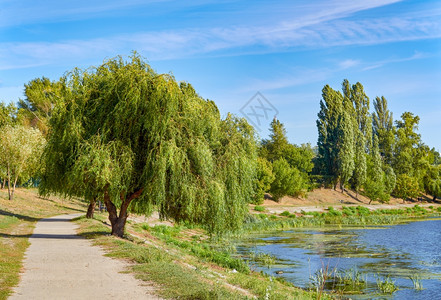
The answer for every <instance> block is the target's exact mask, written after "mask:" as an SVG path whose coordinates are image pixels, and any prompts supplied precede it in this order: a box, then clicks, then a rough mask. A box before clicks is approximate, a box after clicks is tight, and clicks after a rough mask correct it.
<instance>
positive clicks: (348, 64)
mask: <svg viewBox="0 0 441 300" xmlns="http://www.w3.org/2000/svg"><path fill="white" fill-rule="evenodd" d="M359 64H360V61H359V60H355V59H346V60H344V61H341V62H340V63H339V64H338V65H339V67H340V69H349V68H352V67H355V66H358V65H359Z"/></svg>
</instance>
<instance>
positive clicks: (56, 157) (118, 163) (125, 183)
mask: <svg viewBox="0 0 441 300" xmlns="http://www.w3.org/2000/svg"><path fill="white" fill-rule="evenodd" d="M65 82H66V84H67V85H68V88H67V89H66V92H65V94H64V95H63V97H64V101H63V102H62V104H60V105H58V106H57V107H56V108H55V109H54V112H53V115H52V118H51V119H50V130H49V135H48V143H47V146H46V149H45V152H44V161H45V164H44V172H43V177H42V183H41V186H40V189H41V193H43V194H50V193H63V194H66V195H76V196H78V195H84V196H85V197H86V198H88V199H90V198H92V197H96V196H103V197H104V201H105V202H106V205H107V207H108V210H109V213H110V215H109V219H110V220H111V223H112V233H113V234H115V235H122V233H123V229H124V224H125V219H126V218H127V214H126V212H125V210H126V209H127V208H128V209H129V210H131V211H134V212H137V213H149V212H150V211H151V209H152V207H153V206H157V207H158V208H159V212H160V216H161V217H162V218H171V219H174V220H175V221H177V222H184V221H188V222H193V223H198V224H202V225H204V226H205V227H206V228H207V229H208V230H209V231H210V232H213V233H219V232H222V231H229V230H234V229H236V228H238V227H239V226H240V224H241V223H242V221H243V218H244V216H245V214H246V203H248V202H250V201H251V197H252V195H253V179H254V178H255V163H256V143H255V139H254V132H253V129H252V127H251V126H250V125H248V123H247V122H246V121H245V120H244V119H238V118H235V117H233V116H231V115H228V116H227V118H226V119H224V120H222V119H221V117H220V113H219V110H218V108H217V107H216V105H215V104H214V103H213V102H212V101H209V100H204V99H202V98H201V97H199V96H198V95H197V93H196V92H195V90H194V89H193V87H192V86H191V85H190V84H187V83H181V84H178V83H177V82H176V80H175V79H174V78H173V77H172V76H171V75H167V74H157V73H155V72H154V71H153V70H152V69H151V68H150V66H148V65H147V64H146V63H145V62H144V61H143V60H142V59H141V58H140V57H139V56H138V55H137V54H134V55H133V56H131V57H130V61H128V62H126V61H124V59H123V58H122V57H117V58H115V59H111V60H109V61H107V62H105V63H104V64H103V65H101V66H99V67H97V68H95V69H89V70H87V71H80V70H74V71H72V72H71V73H70V74H69V75H67V77H66V79H65ZM115 206H116V207H118V208H120V214H119V216H117V215H116V210H114V207H115ZM121 223H123V224H122V231H121V230H120V229H121ZM118 224H119V225H118ZM118 226H119V229H118V228H117V227H118Z"/></svg>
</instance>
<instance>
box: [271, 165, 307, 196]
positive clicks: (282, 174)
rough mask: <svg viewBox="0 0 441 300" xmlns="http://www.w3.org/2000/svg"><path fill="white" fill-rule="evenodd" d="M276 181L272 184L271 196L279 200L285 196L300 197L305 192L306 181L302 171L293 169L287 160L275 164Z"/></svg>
mask: <svg viewBox="0 0 441 300" xmlns="http://www.w3.org/2000/svg"><path fill="white" fill-rule="evenodd" d="M273 174H274V176H275V179H274V181H273V182H272V184H271V189H270V192H271V196H273V198H274V199H276V200H278V199H280V198H282V197H283V196H285V195H290V196H298V195H301V194H302V193H303V192H304V186H305V183H304V179H303V177H302V175H301V174H300V171H299V170H298V169H297V168H295V167H291V166H290V165H289V163H288V162H287V161H286V160H285V159H283V158H282V159H278V160H276V161H275V162H274V163H273Z"/></svg>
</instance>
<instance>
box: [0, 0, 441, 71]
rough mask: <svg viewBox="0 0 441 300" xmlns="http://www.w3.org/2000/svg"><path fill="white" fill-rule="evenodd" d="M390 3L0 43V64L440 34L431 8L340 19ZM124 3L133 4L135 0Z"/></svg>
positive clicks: (275, 48) (325, 5) (217, 52)
mask: <svg viewBox="0 0 441 300" xmlns="http://www.w3.org/2000/svg"><path fill="white" fill-rule="evenodd" d="M394 2H396V1H395V0H384V1H380V0H377V1H352V0H351V1H349V0H341V1H337V2H336V1H332V2H328V1H323V2H322V3H320V4H319V5H317V4H315V5H310V4H307V5H303V6H299V7H298V11H296V13H295V16H296V17H294V18H289V20H288V19H285V20H280V21H279V23H275V24H272V25H271V26H270V25H266V26H246V25H243V26H230V27H220V26H219V27H212V28H184V29H172V30H167V31H151V32H139V33H130V34H121V35H116V36H111V37H108V38H95V39H89V40H67V41H55V42H16V43H8V42H3V43H0V65H2V66H4V67H3V69H5V68H6V69H11V68H20V67H25V66H29V65H41V64H58V63H60V62H65V61H66V60H68V61H69V60H70V61H74V62H75V61H84V59H91V58H99V59H100V60H101V59H102V57H103V56H114V55H116V54H118V53H129V52H130V51H131V50H133V49H135V50H137V51H139V52H140V53H142V54H143V55H145V56H146V57H148V58H149V59H150V60H163V59H175V58H186V57H194V56H203V55H210V56H213V55H214V56H224V55H242V54H243V53H252V52H260V53H272V52H284V51H295V50H296V49H309V48H312V49H317V48H326V47H333V46H348V45H374V44H381V43H389V42H398V41H411V40H418V39H430V38H440V37H441V17H440V16H439V15H433V12H432V13H431V14H430V16H428V17H424V15H421V14H419V15H418V16H404V17H402V16H399V17H395V18H370V19H361V20H348V19H345V17H348V16H350V15H352V14H354V13H356V12H359V11H362V10H366V9H370V8H374V7H379V6H383V5H387V4H391V3H394ZM112 3H113V2H112ZM130 3H132V4H133V5H135V4H136V3H137V1H132V2H130ZM130 3H129V5H130ZM109 5H111V4H109ZM115 5H116V4H115ZM256 49H257V50H256ZM94 60H95V61H96V59H94ZM357 63H358V62H357V61H355V60H347V61H343V62H342V63H341V64H340V67H341V68H349V67H352V66H355V65H356V64H357ZM373 67H375V66H373Z"/></svg>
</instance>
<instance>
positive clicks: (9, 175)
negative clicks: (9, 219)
mask: <svg viewBox="0 0 441 300" xmlns="http://www.w3.org/2000/svg"><path fill="white" fill-rule="evenodd" d="M8 195H9V200H12V199H14V191H11V169H10V168H9V163H8Z"/></svg>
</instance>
